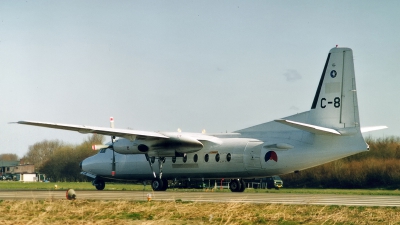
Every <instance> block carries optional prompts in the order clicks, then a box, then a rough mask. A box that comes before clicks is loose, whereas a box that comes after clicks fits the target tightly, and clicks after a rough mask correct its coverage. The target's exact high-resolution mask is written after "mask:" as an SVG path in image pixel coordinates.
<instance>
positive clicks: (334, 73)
mask: <svg viewBox="0 0 400 225" xmlns="http://www.w3.org/2000/svg"><path fill="white" fill-rule="evenodd" d="M336 75H337V72H336V70H332V71H331V77H332V78H335V77H336Z"/></svg>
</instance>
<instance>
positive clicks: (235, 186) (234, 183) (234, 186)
mask: <svg viewBox="0 0 400 225" xmlns="http://www.w3.org/2000/svg"><path fill="white" fill-rule="evenodd" d="M240 188H241V185H240V182H239V180H238V179H234V180H232V181H231V182H230V183H229V189H231V191H232V192H239V191H240Z"/></svg>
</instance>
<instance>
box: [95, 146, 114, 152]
mask: <svg viewBox="0 0 400 225" xmlns="http://www.w3.org/2000/svg"><path fill="white" fill-rule="evenodd" d="M109 147H110V146H109V145H92V150H94V151H97V150H100V149H103V148H109Z"/></svg>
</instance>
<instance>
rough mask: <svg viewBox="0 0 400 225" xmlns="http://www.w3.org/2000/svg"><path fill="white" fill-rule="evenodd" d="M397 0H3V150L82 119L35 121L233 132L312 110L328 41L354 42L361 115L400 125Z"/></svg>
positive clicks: (394, 129)
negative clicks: (31, 123)
mask: <svg viewBox="0 0 400 225" xmlns="http://www.w3.org/2000/svg"><path fill="white" fill-rule="evenodd" d="M399 8H400V2H399V1H366V0H361V1H294V0H293V1H98V0H96V1H29V0H28V1H3V0H0V140H1V143H2V147H1V149H0V154H1V153H16V154H18V155H19V156H20V157H22V156H23V155H24V154H25V153H26V152H27V151H28V148H29V146H30V145H33V144H34V143H36V142H39V141H42V140H45V139H47V140H54V139H59V140H62V141H64V142H66V143H71V144H78V143H81V142H82V141H83V140H84V139H85V138H86V137H87V136H86V135H82V134H79V133H76V132H69V131H60V130H53V129H46V128H40V127H31V126H24V125H17V124H8V122H13V121H19V120H36V121H46V122H57V123H69V124H78V125H92V126H105V127H108V126H109V117H110V116H113V117H114V118H115V126H116V127H117V128H132V129H136V130H146V131H176V130H177V129H178V128H180V129H181V130H182V131H187V132H201V130H202V129H206V130H207V132H226V131H228V132H230V131H234V130H238V129H241V128H245V127H248V126H252V125H256V124H259V123H263V122H267V121H271V120H274V119H279V118H282V117H285V116H288V115H291V114H295V113H299V112H303V111H307V110H309V109H310V107H311V104H312V100H313V98H314V94H315V91H316V88H317V85H318V82H319V78H320V75H321V72H322V70H323V66H324V63H325V60H326V57H327V54H328V52H329V50H330V49H331V48H333V47H335V45H336V44H337V45H339V46H342V47H350V48H352V49H353V51H354V63H355V72H356V79H357V89H358V91H357V94H358V100H359V109H360V119H361V126H375V125H387V126H389V129H386V130H384V131H377V132H373V133H370V134H369V135H372V136H374V137H386V136H390V135H396V136H400V119H399V115H400V101H399V98H400V95H399V94H400V88H399V84H400V76H399V70H400V62H399V61H400V28H399V21H400V13H398V10H399Z"/></svg>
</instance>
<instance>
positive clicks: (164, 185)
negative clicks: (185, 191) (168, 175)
mask: <svg viewBox="0 0 400 225" xmlns="http://www.w3.org/2000/svg"><path fill="white" fill-rule="evenodd" d="M161 180H162V182H163V187H162V189H161V190H160V191H166V190H167V189H168V180H167V179H165V178H162V179H161Z"/></svg>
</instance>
